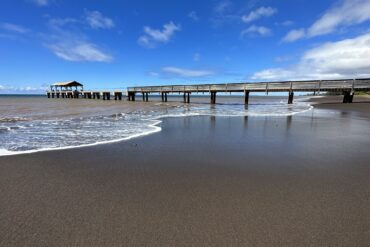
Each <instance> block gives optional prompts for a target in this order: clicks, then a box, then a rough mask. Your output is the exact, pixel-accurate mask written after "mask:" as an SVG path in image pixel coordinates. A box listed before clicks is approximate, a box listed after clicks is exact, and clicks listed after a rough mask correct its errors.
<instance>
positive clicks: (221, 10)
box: [213, 0, 232, 15]
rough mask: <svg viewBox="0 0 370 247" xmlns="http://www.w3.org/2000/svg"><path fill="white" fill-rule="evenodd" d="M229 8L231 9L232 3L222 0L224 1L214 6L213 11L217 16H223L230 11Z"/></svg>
mask: <svg viewBox="0 0 370 247" xmlns="http://www.w3.org/2000/svg"><path fill="white" fill-rule="evenodd" d="M231 7H232V3H231V2H230V1H229V0H224V1H220V2H218V3H217V4H216V5H215V6H214V8H213V11H214V12H215V13H216V14H217V15H223V14H225V12H227V11H229V10H230V9H231Z"/></svg>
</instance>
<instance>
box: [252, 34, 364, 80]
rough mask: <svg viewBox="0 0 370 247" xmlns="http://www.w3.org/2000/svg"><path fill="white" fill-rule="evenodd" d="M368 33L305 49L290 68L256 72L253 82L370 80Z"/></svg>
mask: <svg viewBox="0 0 370 247" xmlns="http://www.w3.org/2000/svg"><path fill="white" fill-rule="evenodd" d="M369 57H370V33H368V34H364V35H361V36H358V37H355V38H352V39H345V40H342V41H338V42H329V43H325V44H322V45H320V46H318V47H316V48H313V49H310V50H308V51H307V52H306V53H304V55H303V56H302V57H301V59H300V61H299V62H298V63H297V64H296V65H293V66H291V67H289V68H272V69H266V70H262V71H259V72H256V73H255V74H254V75H253V76H252V79H262V80H298V79H300V80H303V79H338V78H355V77H370V63H369Z"/></svg>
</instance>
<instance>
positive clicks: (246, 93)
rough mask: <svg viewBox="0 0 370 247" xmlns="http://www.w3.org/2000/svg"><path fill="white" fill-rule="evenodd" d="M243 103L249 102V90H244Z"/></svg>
mask: <svg viewBox="0 0 370 247" xmlns="http://www.w3.org/2000/svg"><path fill="white" fill-rule="evenodd" d="M244 104H245V105H248V104H249V91H244Z"/></svg>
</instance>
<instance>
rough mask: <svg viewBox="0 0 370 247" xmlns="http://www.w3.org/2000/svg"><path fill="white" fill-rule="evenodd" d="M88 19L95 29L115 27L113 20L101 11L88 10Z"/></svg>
mask: <svg viewBox="0 0 370 247" xmlns="http://www.w3.org/2000/svg"><path fill="white" fill-rule="evenodd" d="M86 21H87V23H88V24H89V25H90V27H92V28H94V29H99V28H101V29H109V28H113V27H114V22H113V20H112V19H110V18H108V17H105V16H103V15H102V13H100V12H99V11H88V10H86Z"/></svg>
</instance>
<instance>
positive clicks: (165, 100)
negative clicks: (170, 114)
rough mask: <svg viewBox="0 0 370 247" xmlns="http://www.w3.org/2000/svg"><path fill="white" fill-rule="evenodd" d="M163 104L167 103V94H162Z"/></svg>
mask: <svg viewBox="0 0 370 247" xmlns="http://www.w3.org/2000/svg"><path fill="white" fill-rule="evenodd" d="M164 102H167V93H165V94H164Z"/></svg>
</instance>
